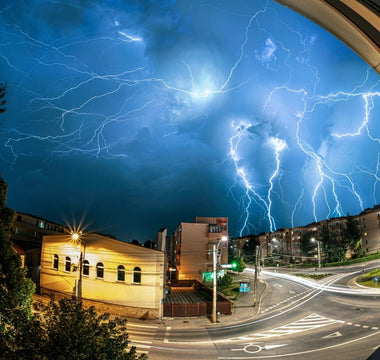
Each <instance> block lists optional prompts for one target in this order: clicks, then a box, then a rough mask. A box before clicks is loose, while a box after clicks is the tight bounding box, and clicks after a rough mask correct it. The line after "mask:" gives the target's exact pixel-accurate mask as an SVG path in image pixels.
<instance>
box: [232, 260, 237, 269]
mask: <svg viewBox="0 0 380 360" xmlns="http://www.w3.org/2000/svg"><path fill="white" fill-rule="evenodd" d="M231 267H232V269H233V270H235V269H236V268H237V267H238V263H237V261H236V260H233V261H232V262H231Z"/></svg>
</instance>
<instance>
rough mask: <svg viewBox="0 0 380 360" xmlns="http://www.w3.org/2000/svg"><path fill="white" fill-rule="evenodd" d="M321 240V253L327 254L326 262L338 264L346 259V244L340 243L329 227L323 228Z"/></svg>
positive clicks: (324, 226)
mask: <svg viewBox="0 0 380 360" xmlns="http://www.w3.org/2000/svg"><path fill="white" fill-rule="evenodd" d="M320 238H321V245H322V246H321V251H322V252H323V253H324V254H325V259H326V262H337V261H342V260H344V259H345V257H346V256H345V255H346V251H347V246H346V245H345V243H344V242H338V241H337V240H336V239H334V238H333V237H332V236H331V233H330V231H329V228H328V227H327V225H323V226H322V230H321V233H320Z"/></svg>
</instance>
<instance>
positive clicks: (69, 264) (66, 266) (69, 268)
mask: <svg viewBox="0 0 380 360" xmlns="http://www.w3.org/2000/svg"><path fill="white" fill-rule="evenodd" d="M65 271H67V272H70V271H71V259H70V258H69V257H68V256H66V260H65Z"/></svg>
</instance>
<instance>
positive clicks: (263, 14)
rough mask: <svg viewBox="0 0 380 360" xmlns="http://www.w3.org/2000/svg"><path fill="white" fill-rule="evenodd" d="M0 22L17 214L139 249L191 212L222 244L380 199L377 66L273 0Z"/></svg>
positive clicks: (5, 148) (126, 7) (23, 7)
mask: <svg viewBox="0 0 380 360" xmlns="http://www.w3.org/2000/svg"><path fill="white" fill-rule="evenodd" d="M77 4H79V5H77ZM0 17H1V25H0V26H1V32H0V34H1V35H0V36H1V38H2V42H1V43H2V45H1V46H0V69H1V72H2V76H1V79H0V80H1V81H3V82H7V83H8V93H7V96H6V99H7V111H6V112H5V113H4V114H3V115H2V116H1V119H0V124H1V127H0V146H1V150H0V155H1V156H0V166H1V173H2V175H3V177H4V178H5V180H6V181H7V183H8V187H9V191H8V206H10V207H12V208H14V209H15V210H16V211H20V212H27V213H31V214H34V215H38V216H40V215H41V216H43V217H44V218H47V219H49V220H52V221H55V222H58V223H65V222H67V223H68V224H70V225H72V224H73V223H78V222H79V221H80V219H82V218H84V223H85V224H86V225H87V230H94V231H99V232H102V233H111V234H114V235H115V236H116V237H117V238H118V239H120V240H126V241H131V240H132V239H138V240H139V241H140V242H143V241H145V240H147V239H154V236H155V235H156V233H157V231H158V230H159V229H160V228H162V227H167V228H168V231H169V233H170V232H171V231H172V230H174V228H175V227H176V226H177V225H178V224H179V223H180V222H190V221H192V219H193V218H194V217H195V216H212V217H228V219H229V235H230V236H233V237H234V236H241V235H246V234H257V233H259V232H262V231H274V230H276V229H278V228H282V227H295V226H298V225H300V226H302V225H306V224H308V223H311V222H313V221H320V220H322V219H325V218H329V217H337V216H344V215H346V214H347V213H350V214H357V213H360V212H361V211H362V210H364V209H365V208H369V207H373V206H374V205H376V204H378V203H379V202H380V201H379V184H378V182H379V180H380V158H379V154H380V153H379V143H380V139H379V138H380V125H379V123H377V124H376V123H375V119H376V117H379V115H380V110H379V108H380V80H379V77H378V74H377V73H375V72H374V71H373V70H372V69H371V68H370V67H369V66H368V65H367V64H366V63H365V62H364V61H363V60H362V59H361V58H360V57H359V56H358V55H356V54H355V53H354V52H353V51H352V50H351V49H349V48H348V47H347V46H345V45H344V44H343V43H341V42H340V41H339V40H338V39H336V38H335V37H334V36H333V35H331V34H329V33H328V32H327V31H325V30H324V29H322V28H320V27H319V26H318V25H316V24H314V23H312V22H311V21H309V20H307V19H306V18H304V17H302V16H301V15H299V14H297V13H295V12H293V11H291V10H289V9H287V8H285V7H283V6H281V5H279V4H277V3H275V2H273V1H257V2H255V3H254V4H248V3H246V2H245V1H234V2H233V3H231V2H230V1H219V2H218V3H217V5H214V3H213V2H205V1H185V2H177V1H160V3H159V4H156V3H155V2H154V1H121V0H120V1H102V2H96V1H81V2H77V1H76V2H73V1H69V2H67V3H65V4H63V3H52V2H49V1H42V0H35V1H34V2H33V3H31V4H30V3H29V2H26V1H6V2H5V4H3V5H2V7H1V8H0Z"/></svg>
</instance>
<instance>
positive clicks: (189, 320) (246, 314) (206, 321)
mask: <svg viewBox="0 0 380 360" xmlns="http://www.w3.org/2000/svg"><path fill="white" fill-rule="evenodd" d="M240 279H244V280H247V279H248V277H247V276H245V275H243V276H240V277H237V278H235V281H234V282H239V280H240ZM249 281H250V286H251V291H250V292H248V293H240V295H239V297H238V299H237V300H236V301H235V302H234V304H233V307H232V314H231V315H218V319H217V322H216V323H215V324H214V323H212V322H211V320H210V318H208V317H205V316H203V317H176V318H169V317H163V318H162V319H156V320H153V321H152V322H153V323H157V324H163V325H169V326H172V327H180V328H192V327H218V326H228V325H232V324H238V323H243V322H247V320H250V319H253V318H255V317H256V315H257V314H258V312H259V309H260V303H261V300H262V298H263V296H265V292H266V288H267V286H266V283H265V282H262V281H260V280H258V282H257V296H256V304H255V305H254V292H253V290H254V280H253V278H249ZM131 322H133V320H131ZM149 322H151V321H149Z"/></svg>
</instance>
